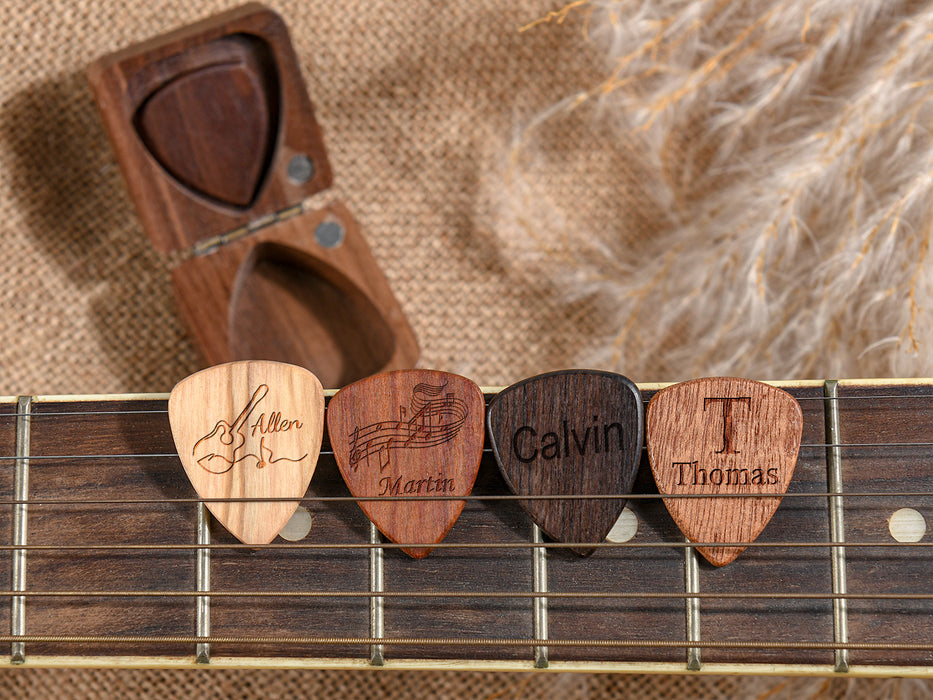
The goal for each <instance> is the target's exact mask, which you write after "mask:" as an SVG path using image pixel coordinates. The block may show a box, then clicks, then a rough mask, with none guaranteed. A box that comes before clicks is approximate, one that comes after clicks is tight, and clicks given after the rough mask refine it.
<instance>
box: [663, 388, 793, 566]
mask: <svg viewBox="0 0 933 700" xmlns="http://www.w3.org/2000/svg"><path fill="white" fill-rule="evenodd" d="M802 430H803V413H802V411H801V409H800V405H799V404H798V403H797V402H796V401H795V400H794V398H793V397H792V396H791V395H790V394H788V393H787V392H785V391H782V390H781V389H778V388H776V387H773V386H769V385H768V384H763V383H761V382H755V381H751V380H748V379H731V378H728V379H727V378H722V377H716V378H709V379H694V380H693V381H689V382H683V383H681V384H674V385H673V386H669V387H667V388H665V389H662V390H661V391H659V392H658V393H657V394H655V395H654V397H653V398H652V399H651V402H650V403H649V404H648V414H647V436H648V457H649V460H650V462H651V471H652V472H653V474H654V479H655V481H656V482H657V485H658V490H659V491H660V492H661V494H662V495H668V496H671V495H678V494H709V495H710V496H716V495H725V496H727V497H726V498H714V497H711V498H665V499H664V505H665V506H667V509H668V511H669V512H670V514H671V517H672V518H673V519H674V521H675V522H676V523H677V525H678V526H679V527H680V529H681V530H682V531H683V533H684V535H685V536H686V537H687V539H689V540H691V541H694V542H723V543H726V542H729V543H739V542H747V543H750V542H753V541H754V540H755V538H756V537H758V535H759V533H760V532H761V531H762V530H763V529H764V527H765V525H767V524H768V521H770V520H771V516H772V515H774V511H775V510H777V507H778V506H779V505H780V503H781V496H783V494H784V493H785V492H786V491H787V487H788V485H789V484H790V480H791V477H792V476H793V473H794V467H795V466H796V464H797V453H798V451H799V449H800V437H801V433H802ZM746 493H747V494H762V493H763V494H769V496H768V497H762V496H758V495H749V496H748V497H747V498H737V497H735V495H736V494H746ZM770 494H774V496H773V497H770ZM744 549H745V547H698V548H697V551H699V552H700V553H701V554H702V555H703V556H704V557H706V558H707V559H708V560H709V561H710V562H711V563H712V564H715V565H716V566H723V565H725V564H728V563H729V562H731V561H733V560H734V559H735V558H736V557H737V556H738V555H739V554H740V553H741V552H742V551H743V550H744Z"/></svg>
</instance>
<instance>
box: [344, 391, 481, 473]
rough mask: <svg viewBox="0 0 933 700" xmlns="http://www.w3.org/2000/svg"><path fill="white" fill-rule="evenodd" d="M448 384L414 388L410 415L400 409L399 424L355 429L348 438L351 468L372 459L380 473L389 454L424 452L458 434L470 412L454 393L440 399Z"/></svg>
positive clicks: (387, 463)
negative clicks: (396, 451)
mask: <svg viewBox="0 0 933 700" xmlns="http://www.w3.org/2000/svg"><path fill="white" fill-rule="evenodd" d="M446 386H447V384H441V385H440V386H435V385H432V384H424V383H422V384H417V385H416V386H415V387H414V389H412V392H411V393H412V396H411V412H412V415H411V417H410V418H408V419H407V420H406V419H405V414H406V412H407V411H406V409H405V407H404V406H399V420H397V421H380V422H378V423H373V424H371V425H366V426H362V427H360V426H356V428H354V430H353V432H352V433H351V435H350V459H349V463H350V468H351V469H354V470H356V469H358V468H359V465H360V462H363V461H366V460H368V459H369V458H370V457H371V456H373V455H377V456H378V458H379V471H380V472H381V471H384V470H385V469H386V468H387V467H388V466H389V450H392V449H406V448H410V449H424V448H427V447H434V446H435V445H441V444H443V443H445V442H447V441H448V440H452V439H453V438H454V437H456V435H457V433H459V432H460V428H461V427H462V426H463V422H464V421H465V420H466V418H467V415H468V414H469V410H468V408H467V404H466V403H465V402H464V401H463V400H462V399H459V398H457V396H456V395H455V394H453V393H448V394H447V395H445V396H443V397H441V393H442V392H443V391H444V387H446Z"/></svg>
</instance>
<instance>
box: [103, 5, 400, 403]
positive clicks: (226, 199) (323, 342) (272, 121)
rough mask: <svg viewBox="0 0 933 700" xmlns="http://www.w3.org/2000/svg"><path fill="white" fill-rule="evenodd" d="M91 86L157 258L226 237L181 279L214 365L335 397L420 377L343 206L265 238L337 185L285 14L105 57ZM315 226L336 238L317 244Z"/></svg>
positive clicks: (212, 23)
mask: <svg viewBox="0 0 933 700" xmlns="http://www.w3.org/2000/svg"><path fill="white" fill-rule="evenodd" d="M88 75H89V78H90V82H91V86H92V88H93V91H94V94H95V96H96V98H97V102H98V106H99V108H100V112H101V116H102V118H103V121H104V125H105V127H106V129H107V133H108V135H109V136H110V139H111V142H112V143H113V147H114V150H115V152H116V155H117V159H118V161H119V163H120V167H121V169H122V171H123V175H124V179H125V180H126V183H127V186H128V187H129V190H130V194H131V195H132V198H133V200H134V202H135V203H136V206H137V208H138V210H139V214H140V217H141V219H142V221H143V225H144V226H145V228H146V231H147V232H148V235H149V237H150V238H151V240H152V241H153V243H154V245H155V246H156V248H158V249H159V250H161V251H174V250H183V249H189V248H191V247H192V246H194V245H195V244H197V243H198V242H203V241H206V240H210V241H211V243H210V244H209V245H214V243H213V241H215V240H219V239H218V237H219V236H221V235H223V236H225V239H224V244H223V245H221V246H220V247H219V248H218V249H211V254H208V255H207V256H204V257H193V258H189V259H187V260H186V261H185V262H183V263H182V264H181V265H179V266H178V267H177V268H176V269H175V270H174V271H173V275H172V277H173V282H174V287H175V292H176V296H177V298H178V302H179V307H180V309H181V311H182V314H183V315H184V316H185V318H186V321H187V322H188V326H189V329H190V331H191V332H192V334H193V335H194V337H195V339H196V341H197V343H198V345H199V346H200V349H201V351H202V354H203V355H204V359H205V361H206V363H207V364H208V365H214V364H220V363H224V362H230V361H232V360H246V359H268V360H277V361H280V362H288V363H291V364H298V365H302V366H304V367H307V368H308V369H311V370H312V371H313V372H315V373H316V374H317V375H318V376H319V378H320V379H321V381H323V382H324V384H325V385H326V386H328V387H339V386H343V385H344V384H348V383H350V382H352V381H355V380H357V379H361V378H362V377H365V376H369V375H370V374H374V373H377V372H380V371H385V370H390V369H398V368H406V367H412V366H414V364H415V362H416V361H417V359H418V344H417V341H416V340H415V337H414V334H413V332H412V330H411V327H410V326H409V324H408V322H407V320H406V319H405V317H404V314H403V313H402V310H401V308H400V307H399V305H398V302H397V301H396V300H395V298H394V296H393V295H392V290H391V289H390V287H389V284H388V282H387V281H386V279H385V277H384V275H383V274H382V272H381V271H380V270H379V267H378V265H377V263H376V261H375V259H374V258H373V256H372V254H371V253H370V251H369V248H368V247H367V245H366V243H365V241H364V240H363V238H362V234H361V233H360V227H359V225H358V224H357V222H356V221H355V220H354V219H353V217H352V216H351V215H350V213H349V212H348V211H347V210H346V208H345V207H344V206H343V205H341V204H339V203H338V204H335V205H332V206H330V207H328V208H327V209H326V210H322V211H318V212H313V213H308V214H299V215H297V216H293V217H292V218H291V219H288V220H287V221H285V222H279V223H277V224H275V225H274V226H271V227H265V228H258V229H257V228H256V222H257V221H260V220H268V217H275V216H276V215H278V214H279V213H280V212H282V211H283V210H286V209H289V208H291V207H295V206H297V205H300V203H301V202H302V201H304V200H305V199H306V198H307V197H308V196H310V195H312V194H314V193H316V192H320V191H322V190H324V189H326V188H327V187H329V186H330V184H331V181H332V176H331V170H330V166H329V164H328V161H327V156H326V152H325V149H324V143H323V138H322V135H321V130H320V128H319V127H318V125H317V122H316V121H315V118H314V112H313V109H312V107H311V101H310V99H309V97H308V94H307V92H306V90H305V86H304V83H303V81H302V77H301V72H300V70H299V68H298V63H297V59H296V57H295V54H294V50H293V48H292V46H291V42H290V40H289V37H288V32H287V29H286V27H285V24H284V22H283V21H282V19H281V18H280V17H279V16H278V15H277V14H275V13H274V12H272V11H271V10H269V9H267V8H265V7H263V6H262V5H258V4H255V3H254V4H249V5H245V6H243V7H240V8H237V9H234V10H231V11H229V12H226V13H223V14H220V15H217V16H215V17H212V18H209V19H207V20H204V21H202V22H199V23H196V24H193V25H190V26H188V27H184V28H182V29H179V30H177V31H174V32H171V33H169V34H166V35H164V36H161V37H156V38H154V39H152V40H149V41H146V42H143V43H141V44H138V45H136V46H131V47H129V48H127V49H124V50H122V51H118V52H116V53H114V54H110V55H108V56H104V57H103V58H101V59H99V60H98V61H96V62H95V63H94V64H93V65H91V67H90V68H89V70H88ZM302 158H304V159H305V160H304V161H302V160H301V159H302ZM293 159H297V161H296V162H299V164H301V163H303V164H304V166H305V167H307V168H309V170H308V171H307V172H306V173H304V174H305V175H308V176H309V179H307V181H303V180H304V178H303V177H301V176H299V177H296V173H295V172H294V171H293V172H291V173H290V172H289V167H290V164H291V163H292V161H293ZM298 170H299V171H300V170H301V167H299V168H298ZM298 175H301V173H300V172H299V173H298ZM273 221H274V219H273ZM321 225H325V226H331V227H334V226H336V227H337V229H339V232H340V235H339V236H337V235H336V234H335V233H334V231H335V230H336V229H332V230H331V236H332V237H331V239H330V240H326V239H325V242H324V244H322V242H321V240H319V238H318V236H317V235H316V232H317V230H318V227H319V226H321ZM254 229H255V230H258V231H259V233H256V232H255V230H254ZM232 232H239V234H238V236H234V237H229V236H231V234H232ZM248 232H249V234H248V235H247V233H248ZM341 236H342V238H341ZM226 237H229V238H226ZM234 240H235V241H236V242H230V241H234Z"/></svg>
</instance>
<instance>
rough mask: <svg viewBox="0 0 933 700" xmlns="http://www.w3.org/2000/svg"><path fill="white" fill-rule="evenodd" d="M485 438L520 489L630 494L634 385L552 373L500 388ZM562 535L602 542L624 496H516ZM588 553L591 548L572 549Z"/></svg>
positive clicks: (607, 375) (635, 430) (639, 415)
mask: <svg viewBox="0 0 933 700" xmlns="http://www.w3.org/2000/svg"><path fill="white" fill-rule="evenodd" d="M487 422H488V425H489V437H490V440H491V441H492V449H493V452H494V453H495V455H496V459H497V460H498V462H499V467H500V469H501V470H502V474H503V476H504V477H505V480H506V482H507V483H508V484H509V487H510V488H511V489H512V491H513V492H514V493H515V494H517V495H519V496H555V495H560V494H567V495H571V496H585V495H597V496H605V495H613V494H625V493H629V492H630V491H631V489H632V483H633V482H634V480H635V474H636V472H637V471H638V465H639V462H640V461H641V444H642V433H643V430H644V426H643V411H642V402H641V394H639V392H638V388H637V387H636V386H635V385H634V384H633V383H632V382H631V381H630V380H629V379H626V378H625V377H623V376H622V375H620V374H613V373H611V372H598V371H595V370H569V371H563V372H551V373H549V374H542V375H540V376H537V377H532V378H531V379H526V380H524V381H521V382H519V383H517V384H513V385H512V386H510V387H509V388H507V389H505V390H504V391H502V392H500V393H499V395H498V396H496V398H495V399H494V400H493V402H492V403H491V404H490V406H489V412H488V416H487ZM520 503H521V505H522V507H523V508H525V510H526V511H528V513H529V515H531V517H532V519H533V520H534V521H535V522H536V523H537V524H538V526H539V527H540V528H541V529H542V530H544V531H545V532H546V533H547V534H548V535H550V536H551V537H553V538H554V539H556V540H558V541H560V542H571V543H573V542H580V543H584V542H601V541H603V540H604V539H605V538H606V535H607V534H608V533H609V530H611V529H612V526H613V524H614V523H615V521H616V520H617V519H618V517H619V514H620V513H621V512H622V509H623V508H624V507H625V499H619V500H609V499H589V500H587V499H585V498H582V499H574V500H566V501H564V500H545V499H541V500H529V501H520ZM573 549H574V551H575V552H577V553H578V554H581V555H584V556H586V555H589V554H592V552H593V551H594V550H593V548H592V547H586V546H580V547H574V548H573Z"/></svg>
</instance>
